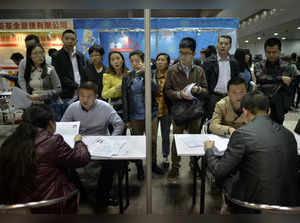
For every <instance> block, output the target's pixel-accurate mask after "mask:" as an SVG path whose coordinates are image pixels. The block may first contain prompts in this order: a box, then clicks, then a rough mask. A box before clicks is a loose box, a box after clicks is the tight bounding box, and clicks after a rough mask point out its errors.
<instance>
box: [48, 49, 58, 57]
mask: <svg viewBox="0 0 300 223" xmlns="http://www.w3.org/2000/svg"><path fill="white" fill-rule="evenodd" d="M55 52H57V49H55V48H51V49H49V50H48V55H49V56H50V57H52V56H53V54H54V53H55Z"/></svg>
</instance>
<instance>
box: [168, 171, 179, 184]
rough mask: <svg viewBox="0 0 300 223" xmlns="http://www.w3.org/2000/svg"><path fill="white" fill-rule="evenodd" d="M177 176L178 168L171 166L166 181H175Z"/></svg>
mask: <svg viewBox="0 0 300 223" xmlns="http://www.w3.org/2000/svg"><path fill="white" fill-rule="evenodd" d="M178 176H179V169H178V168H174V167H173V168H172V169H171V170H170V172H169V174H168V181H171V182H175V181H176V180H177V179H178Z"/></svg>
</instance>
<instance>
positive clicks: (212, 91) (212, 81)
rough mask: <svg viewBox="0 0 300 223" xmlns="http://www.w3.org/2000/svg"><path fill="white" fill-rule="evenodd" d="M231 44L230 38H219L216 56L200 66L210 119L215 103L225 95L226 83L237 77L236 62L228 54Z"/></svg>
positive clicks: (224, 36)
mask: <svg viewBox="0 0 300 223" xmlns="http://www.w3.org/2000/svg"><path fill="white" fill-rule="evenodd" d="M231 43H232V39H231V37H230V36H227V35H222V36H220V37H219V39H218V46H217V50H218V53H217V55H212V56H210V57H208V58H206V60H205V61H204V63H203V65H202V67H203V68H204V71H205V75H206V80H207V84H208V93H209V106H208V118H211V116H212V114H213V111H214V109H215V105H216V103H217V102H218V101H219V100H221V99H222V98H224V97H225V96H226V95H227V83H228V81H229V80H230V79H231V78H233V77H235V76H237V75H239V65H238V62H237V61H236V60H235V59H234V58H233V57H232V56H231V55H230V54H229V50H230V48H231Z"/></svg>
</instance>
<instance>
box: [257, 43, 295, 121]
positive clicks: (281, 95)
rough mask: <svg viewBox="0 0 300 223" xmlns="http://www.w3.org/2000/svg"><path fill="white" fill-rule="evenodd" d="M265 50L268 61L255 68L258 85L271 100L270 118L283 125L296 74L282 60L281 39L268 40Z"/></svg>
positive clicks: (259, 63)
mask: <svg viewBox="0 0 300 223" xmlns="http://www.w3.org/2000/svg"><path fill="white" fill-rule="evenodd" d="M264 48H265V54H266V58H267V60H263V61H261V62H258V63H256V64H255V66H254V74H255V77H256V83H257V85H258V86H257V87H258V89H259V90H261V91H262V92H263V93H264V94H265V95H266V96H268V97H269V98H270V103H271V115H270V117H271V118H272V120H273V121H275V122H277V123H279V124H283V122H284V115H285V113H287V112H288V108H289V107H290V98H289V86H290V84H291V81H292V79H293V77H295V76H296V73H295V72H294V71H293V70H292V68H291V65H290V64H289V63H287V62H285V61H283V60H281V59H280V52H281V41H280V39H278V38H270V39H267V40H266V42H265V45H264Z"/></svg>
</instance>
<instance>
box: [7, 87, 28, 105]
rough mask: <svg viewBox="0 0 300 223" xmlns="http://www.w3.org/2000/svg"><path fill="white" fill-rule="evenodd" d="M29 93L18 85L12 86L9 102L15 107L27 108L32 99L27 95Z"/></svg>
mask: <svg viewBox="0 0 300 223" xmlns="http://www.w3.org/2000/svg"><path fill="white" fill-rule="evenodd" d="M28 95H29V94H28V93H27V92H25V91H23V90H22V89H20V88H18V87H13V90H12V93H11V98H10V103H11V104H12V105H14V106H15V107H16V108H28V107H30V106H31V104H32V101H31V100H30V99H29V98H28V97H27V96H28Z"/></svg>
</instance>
